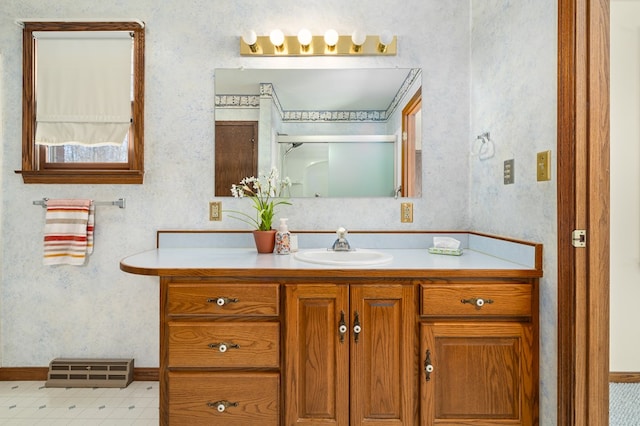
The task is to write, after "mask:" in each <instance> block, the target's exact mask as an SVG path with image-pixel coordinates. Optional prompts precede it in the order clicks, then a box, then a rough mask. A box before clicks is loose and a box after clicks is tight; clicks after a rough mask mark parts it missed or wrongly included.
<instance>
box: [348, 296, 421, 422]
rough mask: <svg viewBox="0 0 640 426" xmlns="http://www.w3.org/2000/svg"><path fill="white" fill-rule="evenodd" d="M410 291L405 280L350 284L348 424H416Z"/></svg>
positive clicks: (413, 337)
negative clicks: (389, 283) (349, 416)
mask: <svg viewBox="0 0 640 426" xmlns="http://www.w3.org/2000/svg"><path fill="white" fill-rule="evenodd" d="M414 294H415V292H414V287H413V286H411V285H409V286H403V285H380V286H375V285H366V286H351V423H350V424H351V425H362V424H365V423H366V424H367V425H412V424H416V421H415V420H416V417H417V415H416V413H417V401H416V398H415V396H416V394H417V384H416V381H415V377H416V375H417V374H418V373H417V371H418V370H417V368H416V364H417V363H416V361H415V348H416V346H415V339H416V335H417V330H416V327H415V296H414ZM356 314H357V317H358V318H357V323H358V325H359V326H360V333H355V330H354V327H355V325H356V318H355V317H356ZM345 424H346V423H345Z"/></svg>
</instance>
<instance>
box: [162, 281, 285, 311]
mask: <svg viewBox="0 0 640 426" xmlns="http://www.w3.org/2000/svg"><path fill="white" fill-rule="evenodd" d="M168 286H169V287H168V300H167V312H168V313H169V315H220V316H223V315H227V316H228V315H251V316H277V315H278V312H279V310H278V306H279V304H278V299H279V297H278V295H279V288H280V287H279V285H278V284H260V285H244V284H242V283H239V284H171V283H170V284H169V285H168Z"/></svg>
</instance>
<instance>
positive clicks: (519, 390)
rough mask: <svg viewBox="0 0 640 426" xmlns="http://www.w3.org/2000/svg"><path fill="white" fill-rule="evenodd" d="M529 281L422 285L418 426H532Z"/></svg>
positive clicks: (533, 348) (533, 306)
mask: <svg viewBox="0 0 640 426" xmlns="http://www.w3.org/2000/svg"><path fill="white" fill-rule="evenodd" d="M534 289H535V285H534V284H531V283H510V282H504V283H497V282H491V283H473V284H471V283H464V284H456V283H449V284H446V285H423V286H422V288H421V293H422V297H421V308H420V313H421V315H422V321H421V323H420V355H421V357H422V359H421V363H422V373H421V378H420V397H421V406H420V415H421V423H420V424H423V425H434V424H456V425H475V426H477V425H496V424H517V425H534V424H537V401H538V386H537V381H538V374H537V371H538V365H537V364H538V354H537V353H538V343H537V324H536V321H537V317H536V316H535V315H534V314H537V297H535V292H534Z"/></svg>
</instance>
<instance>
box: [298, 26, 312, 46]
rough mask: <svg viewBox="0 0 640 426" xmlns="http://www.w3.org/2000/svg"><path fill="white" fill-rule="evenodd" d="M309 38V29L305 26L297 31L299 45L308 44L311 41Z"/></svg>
mask: <svg viewBox="0 0 640 426" xmlns="http://www.w3.org/2000/svg"><path fill="white" fill-rule="evenodd" d="M311 38H312V36H311V31H309V30H308V29H306V28H303V29H301V30H300V32H298V41H299V42H300V45H301V46H309V44H310V43H311Z"/></svg>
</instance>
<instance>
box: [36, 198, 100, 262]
mask: <svg viewBox="0 0 640 426" xmlns="http://www.w3.org/2000/svg"><path fill="white" fill-rule="evenodd" d="M93 227H94V205H93V203H92V202H91V200H47V213H46V218H45V225H44V264H45V265H63V264H67V265H83V264H84V262H85V259H86V257H87V255H88V254H91V253H92V252H93Z"/></svg>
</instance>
